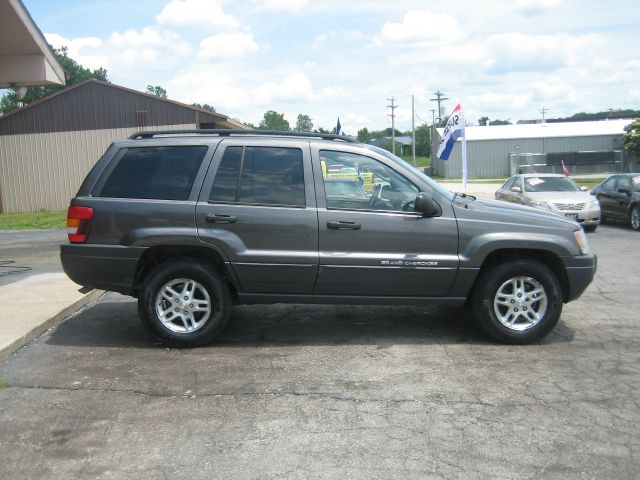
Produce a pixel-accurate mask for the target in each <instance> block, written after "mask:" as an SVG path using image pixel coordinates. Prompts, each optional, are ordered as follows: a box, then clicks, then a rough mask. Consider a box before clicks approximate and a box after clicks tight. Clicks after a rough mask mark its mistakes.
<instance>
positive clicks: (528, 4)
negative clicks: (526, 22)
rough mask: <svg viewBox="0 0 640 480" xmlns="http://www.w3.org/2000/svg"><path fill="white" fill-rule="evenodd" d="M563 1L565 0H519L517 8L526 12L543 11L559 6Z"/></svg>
mask: <svg viewBox="0 0 640 480" xmlns="http://www.w3.org/2000/svg"><path fill="white" fill-rule="evenodd" d="M562 2H563V0H517V1H516V10H517V11H519V12H522V13H524V14H535V13H541V12H543V11H545V10H549V9H551V8H555V7H558V6H559V5H561V4H562Z"/></svg>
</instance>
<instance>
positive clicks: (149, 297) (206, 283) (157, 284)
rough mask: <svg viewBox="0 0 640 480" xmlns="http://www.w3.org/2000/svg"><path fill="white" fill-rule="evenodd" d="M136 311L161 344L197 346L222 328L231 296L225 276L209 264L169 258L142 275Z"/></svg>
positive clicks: (227, 318) (181, 346) (207, 340)
mask: <svg viewBox="0 0 640 480" xmlns="http://www.w3.org/2000/svg"><path fill="white" fill-rule="evenodd" d="M189 282H190V283H189ZM169 291H171V292H174V293H180V295H179V296H176V295H173V294H170V293H168V292H169ZM162 292H164V293H165V295H164V296H163V295H162ZM183 294H184V296H183ZM207 297H208V298H207ZM170 298H171V300H170ZM181 309H184V310H181ZM162 310H164V312H166V316H165V319H164V321H163V320H162V319H161V318H160V313H159V312H160V311H162ZM174 311H175V312H177V313H175V314H174ZM183 313H184V314H186V315H183ZM138 314H139V315H140V320H141V321H142V325H144V327H145V329H146V330H147V331H148V332H149V333H150V334H151V335H152V336H153V337H155V338H156V339H157V340H159V341H160V342H162V343H163V344H164V345H166V346H169V347H179V348H184V347H196V346H201V345H206V344H208V343H211V342H212V341H213V339H214V338H216V336H218V335H219V334H220V333H221V332H222V330H224V328H225V326H226V325H227V322H228V321H229V316H230V314H231V296H230V295H229V289H228V288H227V285H226V283H225V281H224V279H223V278H222V277H221V275H220V274H219V273H218V272H217V271H216V270H215V269H214V268H213V267H212V266H211V265H207V264H201V263H198V262H196V261H194V260H171V261H168V262H165V263H162V264H160V265H158V266H157V267H156V268H154V269H153V270H152V271H151V272H149V274H148V275H147V277H146V278H145V280H144V283H143V285H142V289H141V292H140V296H139V297H138Z"/></svg>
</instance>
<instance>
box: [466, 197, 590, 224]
mask: <svg viewBox="0 0 640 480" xmlns="http://www.w3.org/2000/svg"><path fill="white" fill-rule="evenodd" d="M581 193H587V192H581ZM587 196H588V193H587ZM453 204H454V205H455V206H457V207H462V209H463V211H465V212H466V213H467V214H466V215H464V216H466V217H468V218H469V219H471V217H472V216H473V217H477V220H482V221H494V222H500V223H512V224H514V225H528V226H539V227H547V228H567V227H568V228H570V229H572V230H578V229H579V228H580V226H579V225H578V224H577V223H576V222H574V221H573V220H569V219H567V218H566V217H564V216H561V215H558V214H556V213H553V212H551V211H545V210H540V209H539V208H533V207H527V206H525V205H519V204H516V203H510V202H504V201H501V200H487V199H477V200H473V199H472V198H469V197H467V198H456V200H454V202H453ZM458 211H459V210H456V214H457V212H458Z"/></svg>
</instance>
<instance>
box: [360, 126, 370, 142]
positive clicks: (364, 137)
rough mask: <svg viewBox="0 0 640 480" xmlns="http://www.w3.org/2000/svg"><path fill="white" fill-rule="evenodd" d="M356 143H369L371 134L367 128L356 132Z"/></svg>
mask: <svg viewBox="0 0 640 480" xmlns="http://www.w3.org/2000/svg"><path fill="white" fill-rule="evenodd" d="M358 141H359V142H362V143H369V142H370V141H371V132H369V129H368V128H367V127H364V128H363V129H361V130H358Z"/></svg>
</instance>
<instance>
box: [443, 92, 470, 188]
mask: <svg viewBox="0 0 640 480" xmlns="http://www.w3.org/2000/svg"><path fill="white" fill-rule="evenodd" d="M458 138H461V139H462V185H463V188H464V191H465V192H466V191H467V139H466V138H465V132H464V113H463V112H462V106H461V103H458V105H456V108H454V109H453V112H451V116H450V117H449V120H448V121H447V125H446V126H445V127H444V132H443V134H442V138H441V139H440V146H439V147H438V158H440V159H442V160H448V159H449V155H450V154H451V150H453V146H454V145H455V143H456V140H458Z"/></svg>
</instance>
